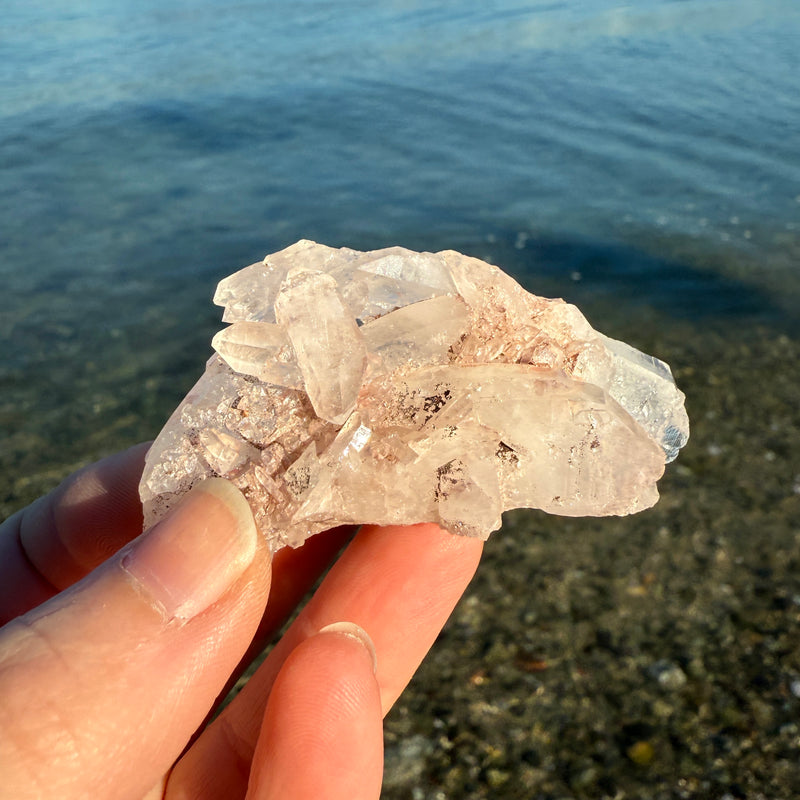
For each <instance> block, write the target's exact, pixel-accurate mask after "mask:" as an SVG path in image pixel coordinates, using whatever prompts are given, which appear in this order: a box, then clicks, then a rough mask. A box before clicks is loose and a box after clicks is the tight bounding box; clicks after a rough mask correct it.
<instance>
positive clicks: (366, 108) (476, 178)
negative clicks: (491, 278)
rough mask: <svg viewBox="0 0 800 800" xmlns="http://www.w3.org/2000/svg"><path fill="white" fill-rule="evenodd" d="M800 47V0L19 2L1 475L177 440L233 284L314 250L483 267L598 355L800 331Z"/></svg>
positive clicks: (12, 81)
mask: <svg viewBox="0 0 800 800" xmlns="http://www.w3.org/2000/svg"><path fill="white" fill-rule="evenodd" d="M798 33H800V6H798V5H797V4H796V3H795V2H793V0H773V2H760V3H757V4H753V3H752V2H749V0H731V1H730V2H721V1H720V2H713V1H712V0H706V1H705V2H700V0H684V1H683V2H668V1H666V0H652V1H651V2H642V3H637V4H636V5H631V6H625V5H621V4H619V3H616V2H613V0H592V2H584V3H580V4H568V3H563V2H528V3H516V2H512V1H511V0H498V1H497V2H492V3H488V4H487V3H485V2H480V3H479V2H473V1H472V0H466V1H465V2H460V3H458V4H453V3H444V2H440V3H435V4H431V3H422V2H412V1H411V0H405V1H404V0H395V1H394V2H388V1H387V2H378V3H372V2H370V3H367V2H363V0H361V1H360V2H359V0H343V1H342V0H339V1H338V2H336V3H333V2H324V1H323V0H319V1H318V2H311V1H310V0H304V1H303V2H292V3H289V2H273V3H256V2H250V3H244V2H240V3H227V2H225V3H223V2H221V0H206V2H194V3H187V2H178V0H167V2H158V3H156V2H144V3H141V2H139V3H119V2H105V1H104V0H92V1H91V2H85V3H81V4H78V5H76V4H74V3H66V2H48V3H43V2H29V0H25V2H23V0H10V1H9V2H8V3H6V4H5V6H4V24H3V27H2V31H0V59H2V60H1V61H0V63H2V64H3V69H2V70H0V164H1V165H2V169H0V275H2V279H3V282H4V292H3V305H2V315H1V316H0V333H1V334H2V337H3V340H4V341H6V342H8V343H9V344H10V347H7V348H6V351H5V353H4V356H3V359H2V362H1V363H0V388H2V390H3V393H2V396H3V399H2V401H0V430H1V431H2V434H0V435H2V436H3V437H4V443H3V446H2V448H0V452H2V454H3V461H4V466H7V467H10V466H11V465H16V466H17V467H18V468H19V467H21V468H24V469H27V470H28V471H31V470H34V471H35V470H38V469H41V468H42V467H43V463H42V462H43V455H42V448H45V447H46V448H50V452H49V455H48V458H49V459H52V456H53V452H55V453H57V454H59V457H63V458H76V459H78V460H80V458H81V457H82V456H85V455H86V454H87V453H90V452H91V453H96V452H98V451H102V450H104V449H107V448H108V447H111V446H113V445H116V444H118V443H120V442H124V441H126V440H127V439H129V438H133V439H135V438H141V437H142V436H147V435H152V434H153V433H155V431H156V430H157V428H158V426H159V424H160V421H161V420H162V419H163V418H164V416H165V414H166V412H167V411H168V410H169V407H170V406H171V405H173V404H174V403H175V402H176V401H177V399H178V398H179V397H180V396H181V395H182V394H183V393H184V392H185V390H186V388H187V387H188V385H189V384H190V383H191V381H192V379H193V377H194V376H195V375H196V373H197V372H198V371H199V369H200V366H201V365H202V363H203V359H204V358H205V356H206V354H207V352H208V345H207V342H208V338H209V336H210V333H211V331H212V330H213V329H214V327H215V326H217V325H218V316H217V311H216V310H215V309H214V308H213V307H212V306H211V304H210V302H209V298H210V296H211V294H212V291H213V287H214V285H215V283H216V281H217V280H218V279H219V278H220V277H221V276H222V275H224V274H226V273H228V272H230V271H232V270H234V269H236V268H238V267H240V266H242V265H244V264H247V263H250V262H251V261H252V260H255V259H256V258H260V257H261V256H263V255H264V253H266V252H269V251H271V250H275V249H278V248H280V247H283V246H285V245H287V244H289V243H291V242H292V241H294V240H296V239H298V238H300V237H308V238H314V239H318V240H320V241H324V242H326V243H328V244H334V245H339V244H348V245H350V246H353V247H362V248H363V247H378V246H383V245H387V244H395V243H401V244H405V245H408V246H411V247H415V248H418V249H423V248H424V249H439V248H446V247H451V248H455V249H460V250H464V251H466V252H470V253H473V254H475V255H478V256H481V257H484V258H487V259H489V260H492V261H494V262H495V263H499V264H501V265H503V266H505V267H506V268H508V269H509V271H511V272H512V273H514V274H515V275H516V276H517V277H518V278H519V279H520V280H522V281H523V282H524V283H525V284H526V285H527V286H528V287H529V288H530V289H532V290H533V291H537V292H539V293H541V294H561V295H564V296H566V297H568V298H569V299H572V300H575V301H576V302H579V303H580V304H581V305H582V306H583V307H585V308H586V309H587V311H588V312H589V313H590V317H591V318H592V320H593V321H594V322H595V323H596V324H597V327H599V328H601V329H603V328H604V327H605V328H607V327H608V326H609V325H611V327H612V329H613V327H614V325H615V319H616V320H618V321H620V322H624V321H625V320H627V319H628V318H630V316H631V315H634V316H635V315H636V314H639V315H642V319H643V320H644V321H643V324H644V325H648V324H651V325H656V324H659V325H663V324H670V322H669V321H670V320H688V321H691V322H693V323H695V324H697V325H708V324H711V322H712V321H713V322H714V324H718V325H722V326H726V325H735V326H737V327H740V326H741V325H742V324H750V323H756V322H758V323H765V324H768V325H770V326H775V327H777V328H780V329H781V330H782V331H783V330H792V329H793V328H794V326H795V324H796V321H797V315H796V309H797V300H798V296H800V290H799V289H798V286H800V280H799V279H798V270H797V256H798V253H800V136H798V135H797V133H798V122H800V94H799V93H798V92H797V90H796V77H797V75H798V74H800V56H798V52H800V51H799V50H798V48H796V47H795V46H794V45H795V43H796V41H797V40H798ZM648 310H652V312H653V313H654V315H655V316H652V318H651V317H648V316H647V313H649V312H648ZM121 420H123V421H122V422H121ZM125 420H127V422H124V421H125ZM67 454H71V455H67ZM17 495H18V490H17V489H13V488H9V489H8V490H7V493H6V496H7V497H9V498H11V500H10V502H12V503H13V498H14V497H17Z"/></svg>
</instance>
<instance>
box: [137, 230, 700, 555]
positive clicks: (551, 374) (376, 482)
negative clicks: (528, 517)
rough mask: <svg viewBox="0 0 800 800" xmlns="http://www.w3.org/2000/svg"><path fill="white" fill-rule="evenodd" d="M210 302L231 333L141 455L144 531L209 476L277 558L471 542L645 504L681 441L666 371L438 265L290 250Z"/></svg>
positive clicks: (499, 285)
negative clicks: (510, 519)
mask: <svg viewBox="0 0 800 800" xmlns="http://www.w3.org/2000/svg"><path fill="white" fill-rule="evenodd" d="M214 302H215V303H217V304H218V305H221V306H224V307H225V312H224V315H223V320H224V321H225V322H229V323H231V324H230V325H229V327H227V328H225V329H223V330H221V331H220V332H219V333H218V334H217V335H216V336H215V337H214V339H213V342H212V344H213V347H214V349H215V350H216V354H215V355H214V356H212V358H211V359H210V360H209V362H208V364H207V367H206V371H205V374H204V375H203V376H202V377H201V378H200V380H199V381H198V382H197V384H196V385H195V387H194V388H193V389H192V390H191V391H190V392H189V394H188V395H187V397H186V399H185V400H184V401H183V402H182V403H181V404H180V406H178V408H177V409H176V410H175V412H174V413H173V415H172V416H171V417H170V419H169V421H168V422H167V424H166V426H165V427H164V430H163V431H162V432H161V434H160V435H159V437H158V438H157V439H156V441H155V443H154V444H153V446H152V448H151V449H150V452H149V454H148V456H147V464H146V467H145V471H144V476H143V478H142V482H141V486H140V492H141V496H142V500H143V502H144V506H145V524H146V525H151V524H152V523H153V522H155V521H156V520H157V519H159V518H160V517H161V516H162V515H163V514H164V513H165V512H166V511H167V510H168V509H169V508H170V506H171V505H172V504H174V503H175V501H176V499H177V498H178V497H179V496H180V495H181V494H183V493H184V492H186V491H187V490H188V489H189V488H190V487H191V486H192V485H193V484H194V483H195V482H197V481H199V480H201V479H203V478H206V477H209V476H213V475H221V476H223V477H225V478H228V479H230V480H231V481H233V482H234V484H236V486H238V487H239V488H240V489H241V490H242V492H243V493H244V494H245V496H246V497H247V499H248V502H249V503H250V506H251V508H252V509H253V513H254V515H255V518H256V521H257V523H258V525H259V528H260V529H261V530H262V532H263V533H264V534H265V535H266V537H267V538H268V540H269V542H270V545H271V546H272V548H273V549H275V550H277V549H278V548H280V547H282V546H284V545H291V546H292V547H296V546H298V545H300V544H302V542H304V541H305V540H306V539H307V538H308V537H309V536H311V535H312V534H314V533H317V532H319V531H322V530H325V529H327V528H330V527H332V526H335V525H340V524H346V523H354V524H358V523H377V524H390V523H414V522H423V521H433V522H438V523H439V524H441V525H442V526H443V527H445V528H447V529H448V530H450V531H453V532H454V533H461V534H466V535H469V536H480V537H484V538H485V537H486V536H488V535H489V533H490V532H491V531H492V530H495V529H497V528H498V527H500V515H501V513H502V512H503V511H504V510H507V509H510V508H518V507H528V508H541V509H543V510H545V511H548V512H550V513H554V514H565V515H571V516H579V515H605V514H629V513H632V512H635V511H639V510H641V509H644V508H648V507H649V506H651V505H653V504H654V503H655V502H656V500H657V499H658V492H657V491H656V481H657V480H658V478H659V477H660V476H661V475H662V473H663V471H664V464H665V462H667V461H671V460H672V459H673V458H674V457H675V456H676V455H677V453H678V450H679V449H680V448H681V447H682V446H683V445H684V444H685V442H686V440H687V438H688V434H689V423H688V419H687V416H686V412H685V410H684V407H683V399H684V396H683V394H682V393H681V392H680V391H678V389H677V388H676V387H675V384H674V382H673V380H672V375H671V373H670V370H669V367H668V366H667V365H666V364H664V363H663V362H661V361H659V360H658V359H655V358H652V357H650V356H647V355H644V354H643V353H640V352H639V351H638V350H634V349H633V348H632V347H629V346H628V345H626V344H623V343H622V342H618V341H615V340H613V339H609V338H607V337H606V336H603V335H602V334H600V333H597V332H596V331H594V330H593V329H592V328H591V327H590V326H589V323H588V322H587V321H586V319H585V318H584V317H583V315H582V314H581V313H580V311H578V309H577V308H575V306H572V305H568V304H567V303H565V302H564V301H563V300H548V299H544V298H541V297H535V296H534V295H531V294H528V293H527V292H526V291H525V290H523V289H522V287H520V286H519V285H518V284H517V283H516V282H515V281H514V280H513V279H512V278H510V277H509V276H508V275H506V274H505V273H503V272H502V271H500V270H499V269H497V268H496V267H493V266H490V265H489V264H486V263H484V262H482V261H478V260H477V259H475V258H470V257H468V256H464V255H461V254H459V253H456V252H453V251H445V252H441V253H415V252H412V251H410V250H405V249H403V248H401V247H391V248H388V249H385V250H376V251H373V252H369V253H361V252H357V251H355V250H349V249H347V248H342V249H340V250H337V249H333V248H330V247H326V246H324V245H321V244H315V243H314V242H310V241H305V240H304V241H300V242H297V243H296V244H294V245H292V246H291V247H288V248H286V249H285V250H282V251H280V252H278V253H274V254H273V255H269V256H267V257H266V258H265V259H264V261H263V262H260V263H258V264H253V265H251V266H249V267H245V268H244V269H242V270H240V271H239V272H236V273H234V274H233V275H231V276H229V277H228V278H225V279H224V280H223V281H222V282H221V283H220V284H219V286H218V287H217V292H216V295H215V297H214Z"/></svg>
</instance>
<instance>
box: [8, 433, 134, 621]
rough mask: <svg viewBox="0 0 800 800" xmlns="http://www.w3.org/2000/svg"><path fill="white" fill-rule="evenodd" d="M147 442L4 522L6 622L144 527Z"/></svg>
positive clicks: (66, 483) (77, 475)
mask: <svg viewBox="0 0 800 800" xmlns="http://www.w3.org/2000/svg"><path fill="white" fill-rule="evenodd" d="M149 446H150V445H149V443H143V444H139V445H135V446H134V447H131V448H129V449H128V450H124V451H123V452H121V453H115V454H114V455H112V456H109V457H108V458H105V459H103V460H102V461H98V462H97V463H95V464H91V465H89V466H88V467H85V468H84V469H82V470H80V471H79V472H76V473H75V474H73V475H70V476H69V477H68V478H67V479H66V480H65V481H64V482H63V483H62V484H60V485H59V486H58V487H57V488H56V489H54V490H53V491H52V492H50V494H47V495H45V496H44V497H41V498H39V500H37V501H36V502H34V503H33V504H32V505H30V506H28V507H27V508H24V509H22V510H21V511H18V512H17V513H16V514H14V515H13V516H11V517H9V519H7V520H6V521H5V522H4V523H3V524H2V525H0V624H5V623H6V622H8V621H9V620H11V619H14V617H17V616H19V615H20V614H23V613H25V612H26V611H29V610H30V609H31V608H34V607H35V606H37V605H39V604H41V603H43V602H44V601H46V600H49V599H50V598H51V597H52V596H53V595H55V594H57V593H58V592H60V591H62V590H63V589H66V588H67V587H69V586H71V585H72V584H74V583H76V582H77V581H79V580H80V579H81V578H83V577H84V576H85V575H87V574H88V573H89V572H91V571H92V570H93V569H94V568H95V567H97V566H99V565H100V564H101V563H102V562H103V561H105V560H106V559H107V558H108V557H109V556H110V555H112V554H113V553H115V552H116V551H117V550H119V548H120V547H122V546H123V545H124V544H127V543H128V542H129V541H131V540H132V539H134V538H136V537H137V536H138V535H139V534H140V533H141V532H142V504H141V501H140V500H139V491H138V486H139V478H140V477H141V475H142V468H143V465H144V456H145V453H146V452H147V449H148V448H149Z"/></svg>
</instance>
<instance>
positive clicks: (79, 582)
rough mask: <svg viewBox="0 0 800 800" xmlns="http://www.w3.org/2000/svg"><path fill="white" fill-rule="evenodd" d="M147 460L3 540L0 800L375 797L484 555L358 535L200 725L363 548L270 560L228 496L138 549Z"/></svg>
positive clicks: (54, 500)
mask: <svg viewBox="0 0 800 800" xmlns="http://www.w3.org/2000/svg"><path fill="white" fill-rule="evenodd" d="M145 451H146V446H144V445H141V446H138V447H135V448H132V449H131V450H128V451H126V452H124V453H120V454H117V455H116V456H112V457H110V458H108V459H106V460H104V461H101V462H99V463H98V464H95V465H92V466H90V467H87V468H86V469H85V470H83V471H81V472H79V473H76V474H75V475H73V476H72V477H70V478H68V479H67V480H66V481H65V482H64V483H63V484H62V485H61V486H60V487H59V488H58V489H56V490H54V491H53V492H52V493H51V494H49V495H47V496H46V497H43V498H41V499H40V500H38V501H37V502H36V503H34V504H33V505H32V506H29V507H28V508H26V509H24V510H23V511H20V512H19V513H18V514H16V515H14V516H13V517H11V518H10V519H9V520H7V521H6V522H5V523H4V524H3V525H2V526H0V623H2V624H3V627H2V628H0V775H2V776H3V779H2V781H0V798H6V797H8V798H14V800H23V799H24V798H45V797H47V798H50V797H58V798H61V799H62V800H72V799H73V798H74V799H76V800H77V798H85V797H93V798H114V800H126V798H131V799H132V800H142V798H147V800H151V798H169V800H175V799H177V798H181V799H185V800H212V799H213V800H217V798H219V800H222V798H225V800H230V799H231V798H234V799H236V798H247V800H263V798H292V799H293V800H305V799H306V798H308V799H309V800H311V798H313V799H314V800H320V798H322V799H324V800H339V798H341V800H345V799H346V800H367V799H368V798H369V799H370V800H374V799H375V798H378V797H379V795H380V785H381V777H382V769H383V736H382V718H383V716H384V715H385V714H386V713H387V712H388V711H389V709H390V708H391V707H392V705H393V704H394V702H395V701H396V700H397V698H398V697H399V695H400V693H401V692H402V691H403V689H404V688H405V686H406V685H407V683H408V682H409V680H410V679H411V677H412V675H413V674H414V671H415V670H416V668H417V667H418V666H419V664H420V662H421V661H422V659H423V657H424V656H425V654H426V653H427V651H428V649H429V648H430V647H431V645H432V644H433V642H434V640H435V639H436V636H437V635H438V633H439V631H440V630H441V628H442V626H443V625H444V623H445V621H446V620H447V617H448V616H449V614H450V612H451V611H452V609H453V607H454V606H455V604H456V602H457V601H458V599H459V597H460V596H461V594H462V593H463V591H464V589H465V588H466V586H467V584H468V583H469V581H470V579H471V577H472V575H473V573H474V571H475V569H476V567H477V564H478V561H479V559H480V554H481V549H482V547H481V542H479V541H476V540H473V539H466V538H462V537H457V536H453V535H451V534H449V533H446V532H444V531H442V530H441V529H439V528H438V527H437V526H435V525H430V524H424V525H415V526H410V527H394V528H377V527H364V528H362V529H361V530H360V531H359V532H358V533H357V534H355V536H354V537H353V538H352V541H350V542H349V544H347V547H346V549H345V550H344V551H343V553H342V554H341V555H340V556H339V557H338V559H337V560H336V563H335V564H334V566H333V567H332V569H331V571H330V572H329V574H328V575H327V576H326V578H325V580H324V581H323V583H322V584H321V586H320V587H319V588H318V589H317V591H316V593H315V594H314V595H313V597H312V598H311V600H310V601H309V602H308V603H307V605H306V606H305V608H304V609H303V611H301V613H300V615H299V617H298V618H297V620H296V621H295V622H294V623H293V624H292V626H291V627H290V628H289V630H288V632H287V633H286V634H285V635H284V637H283V638H282V639H281V640H280V642H279V643H278V644H277V646H276V647H275V648H274V649H273V650H272V651H271V653H270V655H269V656H268V658H267V659H266V660H265V661H264V663H263V664H262V665H261V666H260V667H259V669H258V671H257V672H256V674H255V676H254V677H253V678H252V679H251V680H250V682H249V683H248V684H247V686H246V687H245V689H244V690H243V691H242V692H241V693H240V694H239V695H237V697H236V698H235V699H234V700H233V701H232V702H231V703H230V704H229V705H228V706H227V707H226V708H225V710H224V711H223V712H222V713H221V714H220V715H219V716H218V717H217V718H216V719H215V720H214V721H213V722H211V723H210V724H207V722H206V721H207V719H208V718H209V714H210V713H211V712H212V711H213V709H214V708H215V706H216V704H217V702H218V698H219V697H220V696H221V695H224V692H225V690H226V687H227V686H229V685H230V683H231V681H232V680H235V676H236V675H237V674H238V671H239V670H240V668H241V667H242V666H243V665H244V664H246V663H247V661H248V660H249V658H250V657H251V656H252V655H253V654H254V653H256V652H258V651H259V650H260V649H261V647H262V645H263V643H264V642H265V641H267V640H269V639H270V638H271V634H272V633H273V632H274V631H275V629H276V628H277V627H279V626H280V624H281V622H282V620H283V619H284V618H285V617H286V615H287V614H288V613H289V612H290V611H291V610H292V609H293V608H294V607H295V606H296V604H297V603H298V602H299V601H300V599H302V597H303V595H304V594H305V592H306V589H307V588H308V587H310V586H311V585H312V584H313V583H314V581H315V579H316V578H317V577H318V576H319V574H320V573H321V572H322V571H323V569H324V568H325V567H326V566H327V564H328V563H329V562H330V561H331V559H333V558H335V557H336V554H337V553H338V552H339V550H340V548H341V547H342V545H343V544H344V543H345V542H347V541H348V539H350V538H351V536H352V531H348V530H344V529H339V530H335V531H330V532H328V533H325V534H320V535H318V536H316V537H314V538H312V539H311V540H309V542H308V543H307V545H306V546H304V547H302V548H300V549H298V550H283V551H281V552H279V553H278V554H277V555H276V556H275V557H274V558H271V557H270V553H269V551H268V548H267V547H266V546H265V545H264V543H263V541H262V540H261V539H260V538H259V536H258V534H257V533H256V531H255V526H254V524H253V521H252V516H251V515H250V512H249V509H248V507H247V503H246V502H245V501H244V499H243V497H242V496H241V495H240V494H239V493H238V491H237V490H235V489H234V488H233V487H232V486H231V485H230V484H228V483H226V482H224V481H221V480H220V479H216V480H213V481H211V482H210V483H207V484H202V485H200V486H199V487H198V488H196V489H195V490H193V492H191V493H190V494H189V495H188V496H187V498H186V499H185V500H184V502H183V504H182V505H181V506H180V507H179V508H178V509H177V510H176V511H175V512H173V513H172V514H171V515H170V516H169V517H168V518H167V519H166V520H165V521H163V522H162V523H160V524H159V526H156V527H155V528H154V529H152V530H151V531H148V532H146V533H145V534H142V535H141V536H139V533H140V531H141V506H140V504H139V500H138V495H137V484H138V480H139V476H140V475H141V471H142V463H143V458H144V453H145ZM137 537H138V538H137ZM131 543H132V544H131Z"/></svg>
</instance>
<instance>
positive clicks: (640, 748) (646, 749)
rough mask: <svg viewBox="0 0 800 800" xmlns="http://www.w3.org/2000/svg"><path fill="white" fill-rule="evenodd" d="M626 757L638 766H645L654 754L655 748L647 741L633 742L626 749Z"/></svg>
mask: <svg viewBox="0 0 800 800" xmlns="http://www.w3.org/2000/svg"><path fill="white" fill-rule="evenodd" d="M626 753H627V756H628V758H629V759H630V760H631V761H633V763H634V764H638V765H639V766H640V767H646V766H647V765H648V764H649V763H650V762H651V761H652V760H653V757H654V756H655V754H656V753H655V749H654V748H653V745H652V744H650V742H648V741H641V742H634V743H633V744H632V745H631V746H630V747H629V748H628V749H627V751H626Z"/></svg>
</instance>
